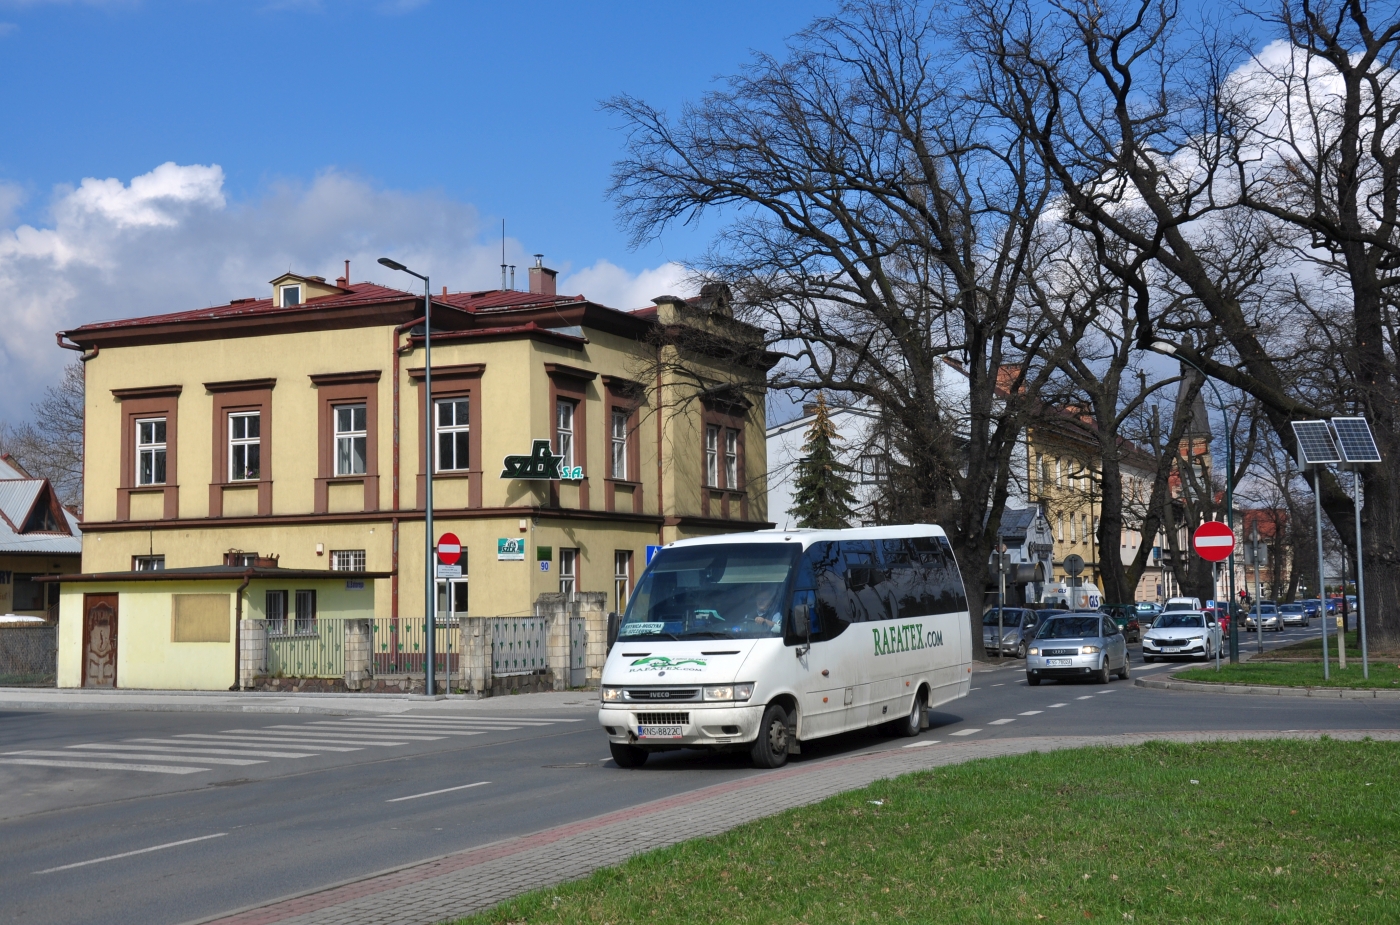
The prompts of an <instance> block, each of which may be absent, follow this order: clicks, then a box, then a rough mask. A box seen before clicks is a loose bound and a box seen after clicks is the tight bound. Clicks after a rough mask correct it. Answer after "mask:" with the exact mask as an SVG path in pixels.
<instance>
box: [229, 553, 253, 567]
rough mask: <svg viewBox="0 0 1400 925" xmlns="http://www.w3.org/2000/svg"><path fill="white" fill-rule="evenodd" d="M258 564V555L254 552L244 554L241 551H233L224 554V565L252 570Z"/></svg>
mask: <svg viewBox="0 0 1400 925" xmlns="http://www.w3.org/2000/svg"><path fill="white" fill-rule="evenodd" d="M257 564H258V554H257V553H255V552H244V551H243V550H241V549H233V550H230V551H228V552H226V553H224V565H230V566H233V567H235V568H253V567H255V566H256V565H257Z"/></svg>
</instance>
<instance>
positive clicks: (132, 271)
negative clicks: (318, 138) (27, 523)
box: [0, 163, 685, 421]
mask: <svg viewBox="0 0 1400 925" xmlns="http://www.w3.org/2000/svg"><path fill="white" fill-rule="evenodd" d="M24 198H25V197H24V191H23V189H22V188H21V187H19V186H14V185H10V184H5V183H0V383H4V388H3V389H0V421H18V420H21V419H24V418H27V417H28V416H29V407H30V405H31V404H32V403H33V402H34V401H36V400H37V399H38V398H39V397H41V396H42V394H43V390H44V387H45V386H47V385H50V384H54V383H56V382H58V380H59V375H60V372H61V370H62V368H63V366H64V364H65V363H68V362H71V361H72V359H73V358H74V357H75V356H76V354H73V353H70V352H68V351H64V350H60V349H58V347H57V346H56V345H55V344H54V332H55V331H58V330H64V329H68V328H74V327H77V326H78V325H81V324H85V323H89V322H93V321H101V320H107V319H113V318H128V317H135V316H139V315H154V314H160V313H163V312H174V311H185V310H189V309H192V308H200V307H203V306H207V305H216V304H223V303H226V302H228V301H229V300H230V299H234V298H242V297H246V296H257V297H265V296H268V295H270V294H271V287H270V286H268V284H267V283H268V280H270V279H272V278H273V277H274V276H277V275H278V274H280V273H282V272H284V271H287V270H292V271H295V272H300V273H308V274H317V275H321V276H325V277H326V278H327V279H334V278H335V277H337V276H339V275H340V274H341V273H342V271H343V263H342V261H344V260H345V259H347V258H348V259H349V260H350V261H351V276H352V277H353V278H354V280H355V281H357V282H358V281H363V280H374V281H375V282H379V283H383V284H384V285H388V286H401V287H403V288H412V287H413V286H415V285H417V283H416V281H415V280H413V279H411V278H409V277H406V276H404V275H403V274H399V273H394V272H392V271H390V270H386V269H384V268H383V267H381V266H379V265H378V264H376V263H375V261H376V260H377V259H378V258H379V257H383V256H391V257H394V258H395V259H397V260H401V261H403V262H404V263H406V264H408V265H409V266H411V267H414V268H415V269H423V270H425V271H426V272H428V273H430V274H431V275H432V281H433V288H434V289H438V288H439V287H441V286H442V285H444V284H446V285H447V286H448V288H449V289H452V290H454V291H455V290H459V289H488V288H494V287H495V286H497V285H499V281H500V269H499V264H500V253H501V252H500V239H499V238H497V237H495V235H494V233H492V232H491V230H490V229H488V228H486V227H485V226H484V225H483V223H482V221H481V219H480V216H479V215H478V213H477V210H476V208H475V207H474V206H472V205H471V204H470V203H465V202H461V201H458V200H454V199H451V198H449V197H448V196H446V195H445V194H443V193H441V192H440V191H433V190H430V191H424V192H405V191H402V190H391V189H383V188H380V187H377V186H375V185H373V184H371V183H369V182H367V181H365V180H364V179H362V178H359V177H355V176H351V175H347V174H345V173H342V172H339V171H334V170H332V171H326V172H324V173H322V174H320V175H319V176H317V177H315V178H314V179H313V180H312V181H311V182H310V183H297V182H287V183H282V184H279V185H276V186H274V187H272V188H271V189H269V190H267V191H266V192H264V193H263V194H261V195H260V196H258V197H257V198H254V199H250V200H246V201H231V200H230V199H229V196H228V194H227V193H226V192H225V191H224V175H223V170H222V169H221V168H220V167H218V166H217V165H198V164H191V165H179V164H174V163H167V164H162V165H160V166H159V167H157V168H155V169H154V170H152V171H151V172H150V173H147V174H143V175H141V176H138V177H135V178H133V179H132V180H131V181H130V182H127V183H123V182H122V181H121V180H118V179H105V180H104V179H95V178H88V179H85V180H82V181H81V182H80V183H79V184H78V185H77V186H76V187H74V186H63V187H59V188H58V189H56V190H55V191H54V194H53V197H52V200H51V202H50V204H49V220H48V221H47V222H46V223H39V226H38V227H36V226H34V225H19V226H18V227H16V226H15V225H14V224H13V223H12V216H13V213H14V211H15V209H17V208H18V206H19V205H20V204H21V203H22V202H23V200H24ZM527 254H528V250H527V248H525V247H524V246H522V245H521V244H520V242H518V241H514V240H508V241H507V260H508V261H509V262H511V263H514V264H516V265H517V266H520V267H525V266H528V265H529V263H530V261H529V260H528V259H527ZM564 266H565V267H566V268H567V264H564ZM683 277H684V273H683V272H682V271H681V270H680V268H679V267H678V266H676V265H675V264H665V265H663V266H661V267H658V268H656V269H653V270H644V271H642V272H641V273H639V274H631V273H628V272H627V271H626V270H623V269H622V268H620V267H617V266H615V265H614V264H612V263H609V262H607V261H606V260H600V261H598V262H597V263H595V264H593V265H592V266H590V267H587V268H585V269H582V270H579V271H578V272H575V273H568V274H566V275H565V276H564V278H563V279H562V280H561V281H560V291H561V292H568V293H571V294H572V293H578V292H582V293H585V294H586V295H588V297H589V298H591V299H594V300H595V301H598V302H601V303H603V304H605V305H614V306H616V307H619V308H638V307H641V306H645V305H649V304H650V300H651V299H652V298H653V297H655V296H657V295H661V294H662V293H666V292H671V293H676V294H682V295H683V294H685V293H682V292H677V290H678V289H680V288H681V280H682V279H683ZM524 284H525V281H524V280H523V279H522V280H519V285H521V286H522V287H523V286H524Z"/></svg>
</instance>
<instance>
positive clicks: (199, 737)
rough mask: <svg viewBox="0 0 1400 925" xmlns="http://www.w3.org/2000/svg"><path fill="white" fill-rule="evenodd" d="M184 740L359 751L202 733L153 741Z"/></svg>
mask: <svg viewBox="0 0 1400 925" xmlns="http://www.w3.org/2000/svg"><path fill="white" fill-rule="evenodd" d="M186 739H192V740H194V743H195V744H198V743H201V742H208V743H210V744H215V743H220V742H222V743H225V744H230V745H257V746H262V747H264V748H266V747H267V746H269V745H296V746H300V747H301V748H303V749H307V748H314V749H315V750H316V751H318V752H357V751H359V750H360V749H359V746H355V747H348V746H344V745H322V744H321V743H320V742H317V743H316V744H315V745H310V744H308V743H306V742H296V741H281V742H269V741H268V740H267V739H250V738H248V737H247V736H223V735H209V734H206V733H202V732H182V733H180V738H179V739H156V740H155V741H157V742H171V741H173V742H175V743H176V744H177V745H183V744H185V742H184V740H186ZM129 741H132V742H141V741H144V740H143V739H131V740H129Z"/></svg>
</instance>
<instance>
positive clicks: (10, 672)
mask: <svg viewBox="0 0 1400 925" xmlns="http://www.w3.org/2000/svg"><path fill="white" fill-rule="evenodd" d="M57 681H58V627H56V626H6V627H0V687H54V686H55V685H56V684H57Z"/></svg>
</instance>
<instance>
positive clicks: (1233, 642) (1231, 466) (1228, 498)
mask: <svg viewBox="0 0 1400 925" xmlns="http://www.w3.org/2000/svg"><path fill="white" fill-rule="evenodd" d="M1152 350H1153V352H1154V353H1160V354H1162V355H1164V356H1169V357H1172V358H1174V359H1176V360H1178V361H1180V362H1182V363H1185V364H1186V365H1187V366H1189V367H1191V368H1192V369H1194V370H1195V371H1196V372H1198V373H1200V374H1201V379H1202V381H1203V382H1205V384H1206V385H1208V386H1210V390H1211V393H1212V394H1213V395H1215V403H1216V404H1217V405H1219V406H1220V416H1221V419H1222V420H1223V421H1224V424H1225V520H1226V522H1227V523H1228V524H1229V526H1230V534H1231V537H1232V542H1231V544H1230V559H1229V568H1230V603H1229V605H1228V606H1227V607H1226V608H1225V612H1226V613H1227V614H1229V615H1230V664H1232V665H1235V664H1238V663H1239V660H1240V629H1239V622H1240V621H1239V620H1236V619H1235V613H1234V606H1235V547H1234V543H1233V536H1234V533H1235V489H1234V484H1233V483H1234V480H1235V434H1234V429H1233V428H1231V427H1230V416H1229V414H1228V413H1227V412H1226V410H1225V400H1224V399H1222V398H1221V397H1220V390H1219V389H1217V388H1216V387H1215V383H1214V382H1211V381H1210V376H1209V375H1207V374H1206V371H1205V370H1203V369H1201V368H1200V367H1199V366H1197V365H1196V364H1195V363H1192V362H1191V361H1190V360H1188V359H1186V358H1185V357H1183V356H1178V355H1177V346H1176V344H1173V343H1172V342H1171V341H1166V340H1154V341H1153V342H1152Z"/></svg>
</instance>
